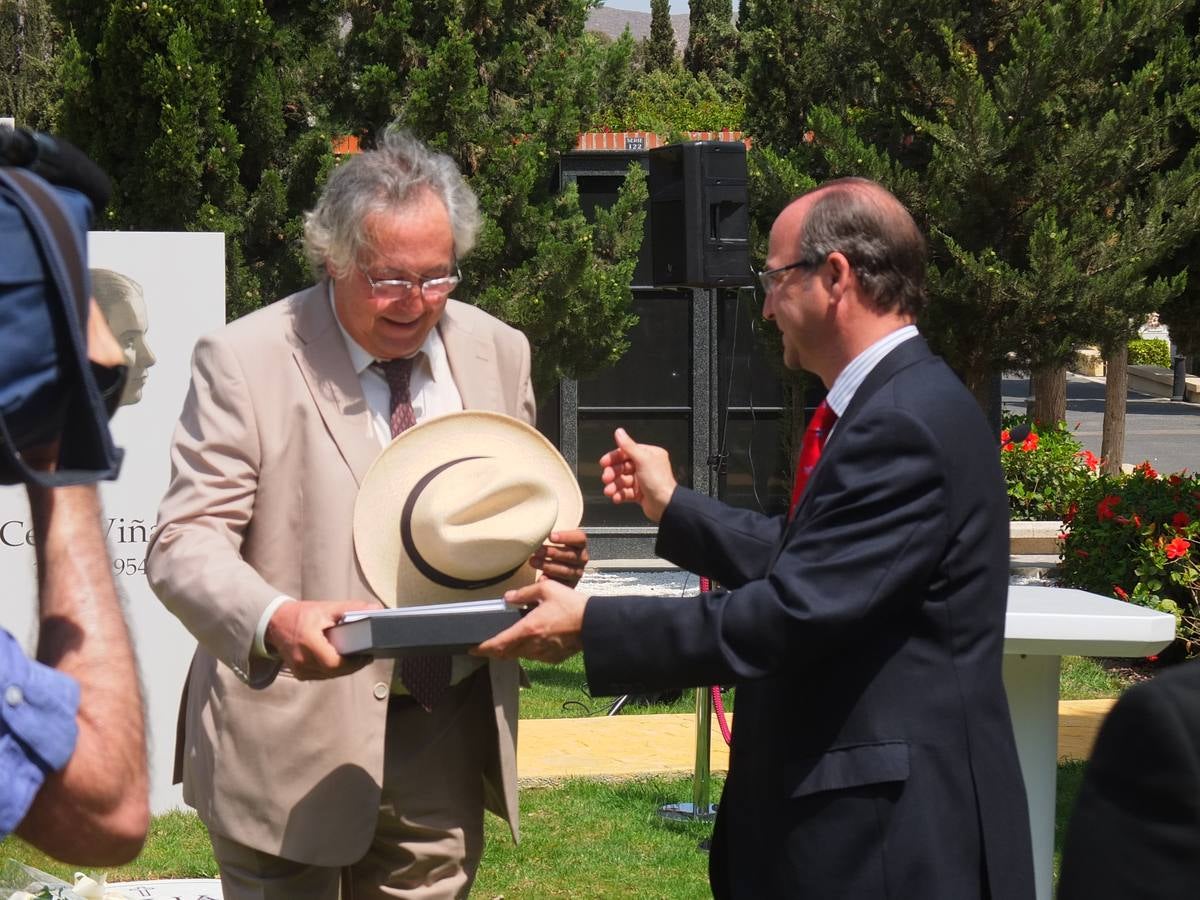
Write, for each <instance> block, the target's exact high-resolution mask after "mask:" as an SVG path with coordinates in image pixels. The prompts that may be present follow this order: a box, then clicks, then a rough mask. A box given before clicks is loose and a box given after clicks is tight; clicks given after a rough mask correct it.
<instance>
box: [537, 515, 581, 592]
mask: <svg viewBox="0 0 1200 900" xmlns="http://www.w3.org/2000/svg"><path fill="white" fill-rule="evenodd" d="M587 564H588V551H587V533H586V532H584V530H583V529H582V528H571V529H567V530H564V531H552V532H550V539H549V540H548V541H547V542H546V543H545V544H543V545H542V546H541V547H539V548H538V549H537V552H536V553H534V554H533V556H531V557H530V558H529V565H531V566H533V568H535V569H540V570H541V572H542V574H543V575H544V576H545V577H547V578H552V579H554V580H555V581H561V582H562V583H563V584H565V585H566V586H567V587H572V588H573V587H575V585H577V584H579V579H580V578H582V577H583V570H584V569H585V568H586V567H587Z"/></svg>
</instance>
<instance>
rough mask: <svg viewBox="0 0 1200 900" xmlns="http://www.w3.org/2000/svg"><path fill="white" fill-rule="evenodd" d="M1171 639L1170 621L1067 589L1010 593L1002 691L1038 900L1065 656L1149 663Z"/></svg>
mask: <svg viewBox="0 0 1200 900" xmlns="http://www.w3.org/2000/svg"><path fill="white" fill-rule="evenodd" d="M1174 637H1175V618H1174V616H1169V615H1167V614H1166V613H1160V612H1154V611H1153V610H1149V609H1145V608H1144V607H1141V606H1135V605H1133V604H1132V603H1123V602H1122V601H1120V600H1114V599H1113V598H1111V597H1101V596H1100V595H1099V594H1089V593H1088V592H1087V591H1079V590H1075V589H1073V588H1056V587H1036V586H1032V585H1013V586H1011V587H1010V588H1009V589H1008V619H1007V621H1006V623H1005V628H1004V687H1005V689H1006V690H1007V692H1008V705H1009V709H1010V710H1011V711H1012V719H1013V731H1014V732H1015V734H1016V739H1017V755H1018V756H1019V757H1020V760H1021V772H1022V774H1023V775H1024V777H1025V793H1026V795H1027V796H1028V798H1029V824H1030V828H1031V830H1032V833H1033V866H1034V876H1035V879H1036V883H1037V898H1038V900H1050V897H1051V888H1052V882H1053V876H1054V791H1055V782H1056V781H1057V777H1058V670H1059V662H1060V660H1061V659H1062V657H1063V656H1129V657H1136V656H1150V655H1152V654H1154V653H1157V652H1158V651H1159V650H1161V649H1163V648H1164V647H1165V646H1167V644H1169V643H1170V642H1171V641H1172V640H1173V639H1174Z"/></svg>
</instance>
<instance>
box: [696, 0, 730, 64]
mask: <svg viewBox="0 0 1200 900" xmlns="http://www.w3.org/2000/svg"><path fill="white" fill-rule="evenodd" d="M688 11H689V19H688V21H689V31H688V43H687V48H686V49H685V50H684V51H683V64H684V65H685V66H686V67H687V69H688V71H690V72H692V73H694V74H696V75H700V74H706V75H708V76H709V77H712V78H719V77H720V76H722V75H724V76H730V75H732V73H733V62H734V59H735V57H736V54H737V32H735V31H734V30H733V5H732V2H731V0H689V2H688Z"/></svg>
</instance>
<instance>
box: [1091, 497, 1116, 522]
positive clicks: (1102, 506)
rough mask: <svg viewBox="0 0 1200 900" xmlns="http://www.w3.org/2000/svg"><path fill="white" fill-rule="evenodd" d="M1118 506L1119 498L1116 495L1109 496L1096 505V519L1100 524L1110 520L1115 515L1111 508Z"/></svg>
mask: <svg viewBox="0 0 1200 900" xmlns="http://www.w3.org/2000/svg"><path fill="white" fill-rule="evenodd" d="M1120 505H1121V498H1120V497H1118V496H1117V495H1116V494H1109V495H1108V496H1107V497H1105V498H1104V499H1103V500H1101V501H1100V502H1099V503H1097V504H1096V518H1097V519H1098V520H1099V521H1101V522H1104V521H1107V520H1108V519H1111V518H1112V517H1113V516H1114V515H1116V513H1114V512H1113V507H1114V506H1120Z"/></svg>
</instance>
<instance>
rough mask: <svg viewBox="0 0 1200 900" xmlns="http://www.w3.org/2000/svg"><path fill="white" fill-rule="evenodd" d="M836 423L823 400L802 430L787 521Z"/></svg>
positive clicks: (793, 516)
mask: <svg viewBox="0 0 1200 900" xmlns="http://www.w3.org/2000/svg"><path fill="white" fill-rule="evenodd" d="M836 421H837V413H835V412H834V411H833V407H831V406H830V405H829V404H828V403H826V402H825V401H824V400H822V401H821V403H820V405H819V406H817V408H816V409H815V410H813V416H812V418H811V419H810V420H809V422H808V427H807V428H805V429H804V440H803V441H801V443H800V457H799V459H797V460H796V482H795V484H793V485H792V505H791V507H790V508H789V509H788V521H789V522H790V521H791V520H792V519H794V518H795V517H796V507H797V506H798V505H799V504H800V496H801V495H802V494H803V493H804V486H805V485H806V484H808V476H809V475H811V474H812V470H813V469H815V468H816V466H817V460H819V459H820V458H821V451H822V450H823V449H824V448H825V439H826V438H828V437H829V432H830V431H831V430H832V429H833V425H834V423H835V422H836Z"/></svg>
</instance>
